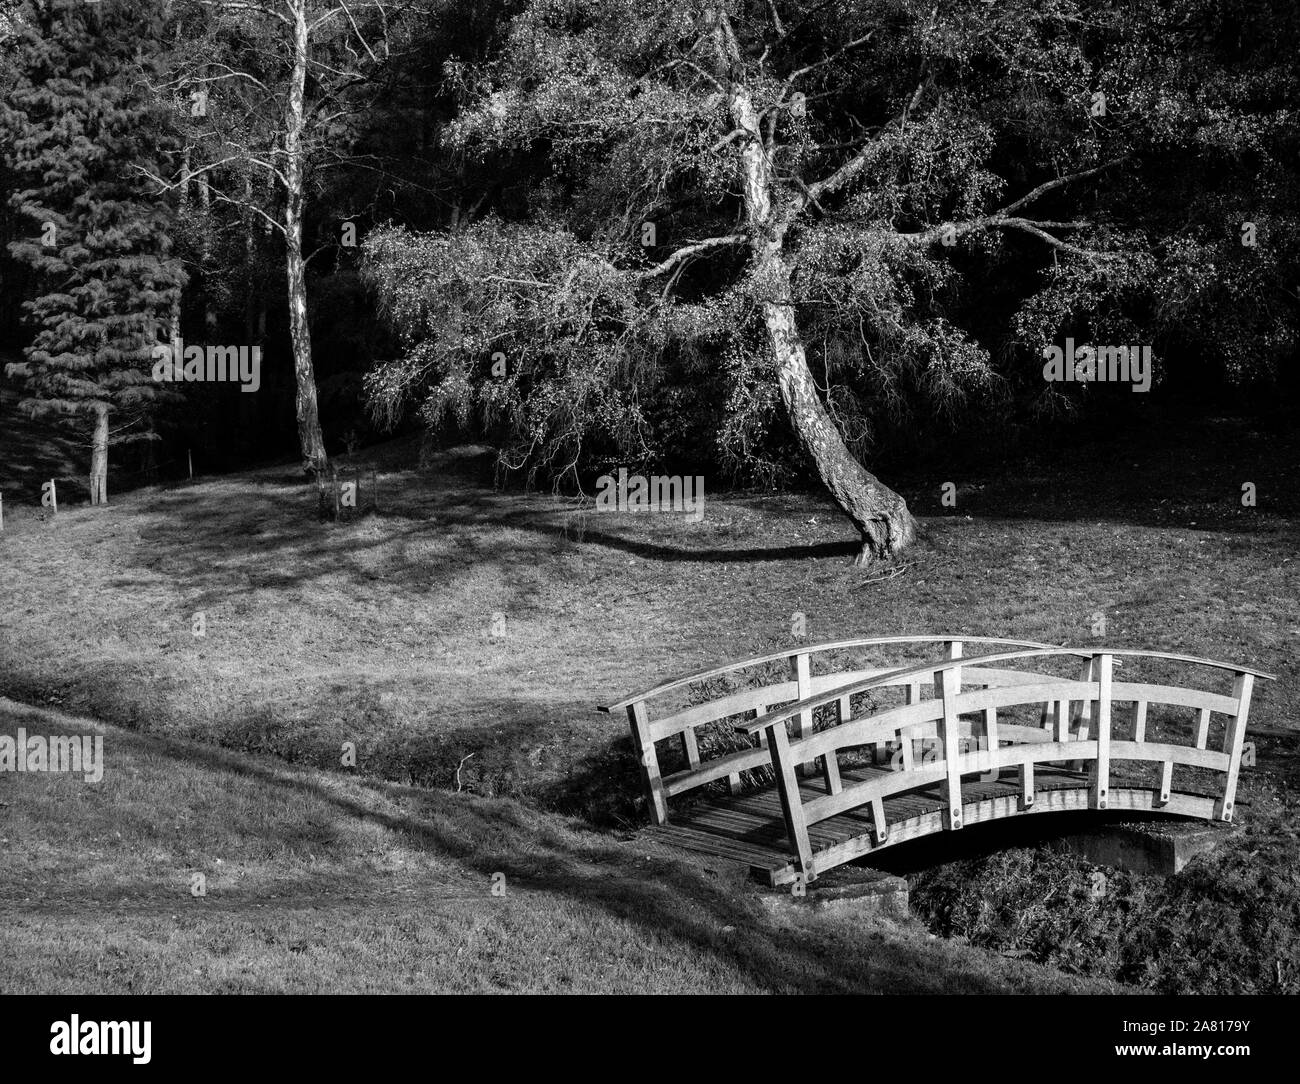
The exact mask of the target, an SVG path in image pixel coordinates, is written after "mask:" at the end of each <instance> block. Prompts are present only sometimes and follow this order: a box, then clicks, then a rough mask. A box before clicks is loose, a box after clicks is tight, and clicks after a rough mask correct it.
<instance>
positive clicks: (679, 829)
mask: <svg viewBox="0 0 1300 1084" xmlns="http://www.w3.org/2000/svg"><path fill="white" fill-rule="evenodd" d="M888 774H890V772H889V769H886V768H872V767H865V768H855V769H852V770H846V771H843V772H842V775H843V778H844V783H845V785H846V786H847V785H850V784H851V783H853V782H858V781H862V780H867V779H871V778H875V777H879V776H881V775H888ZM943 787H944V785H943V783H942V782H939V783H934V784H932V785H930V786H925V787H921V788H918V789H917V790H913V791H909V792H907V793H905V794H898V795H894V796H892V797H889V798H886V799H885V800H884V809H885V821H886V824H887V827H888V832H887V837H886V839H885V840H883V841H877V840H876V839H875V836H874V830H873V825H872V821H871V814H870V807H865V806H864V807H858V808H857V809H853V810H850V811H849V812H847V813H840V814H838V815H836V816H834V817H830V818H828V819H827V820H824V821H819V822H818V823H816V824H813V825H810V826H809V828H808V836H809V841H810V843H811V844H812V849H813V859H814V865H820V866H821V868H829V867H830V866H834V865H838V864H839V863H841V862H845V861H848V860H850V859H851V858H853V857H860V856H863V855H866V854H870V853H871V852H872V851H876V850H880V849H882V848H884V847H887V846H890V845H892V844H894V843H899V842H902V841H904V840H908V839H916V838H918V837H920V836H926V835H931V834H933V833H936V832H940V831H944V830H945V826H946V818H945V816H944V814H945V811H946V809H947V803H946V802H945V801H944V797H943ZM1090 787H1091V783H1090V779H1089V776H1088V774H1087V773H1085V772H1075V771H1069V770H1067V769H1064V768H1053V767H1048V766H1046V765H1040V766H1039V767H1038V770H1037V771H1036V772H1035V776H1034V792H1035V803H1034V805H1033V807H1032V809H1033V811H1035V812H1039V811H1041V812H1052V811H1060V812H1064V811H1067V810H1083V809H1088V808H1089V794H1090ZM800 792H801V795H802V797H803V800H804V802H805V803H806V802H810V801H812V800H813V799H815V798H818V797H820V796H822V795H823V794H825V793H826V792H825V789H824V787H823V786H822V785H821V783H820V781H819V780H817V779H815V778H811V777H810V778H808V779H806V780H801V781H800ZM1112 798H1113V802H1112V807H1113V808H1116V809H1133V810H1156V811H1159V812H1165V813H1179V814H1184V815H1188V816H1197V817H1208V816H1209V815H1210V814H1211V812H1212V809H1213V805H1214V799H1213V797H1210V796H1205V795H1197V794H1185V793H1175V794H1171V795H1170V800H1169V802H1167V803H1159V802H1158V801H1157V798H1158V794H1157V791H1156V789H1155V788H1153V787H1146V786H1135V787H1124V786H1123V785H1122V784H1121V785H1118V786H1115V787H1114V788H1113V789H1112ZM1019 800H1020V782H1019V780H1018V779H1017V778H1016V777H1015V775H1014V774H1009V773H1003V776H1002V778H1000V779H998V780H997V781H995V782H982V781H980V780H978V779H977V778H975V777H970V778H969V779H968V780H963V782H962V806H963V819H964V821H965V823H966V824H967V825H973V824H977V823H979V822H981V821H985V820H994V819H1000V818H1003V817H1007V816H1014V815H1016V814H1017V813H1019V812H1020V811H1021V810H1020V808H1019ZM646 834H647V835H648V836H650V837H651V838H653V839H656V840H658V841H659V842H662V843H665V844H668V845H669V846H673V847H679V848H682V849H684V850H689V851H694V852H697V853H702V854H707V855H711V856H714V857H718V858H723V859H726V860H729V861H733V862H741V863H745V864H747V865H749V866H750V867H751V868H752V869H753V870H754V872H755V873H756V874H758V875H760V876H762V877H763V878H764V879H766V880H768V881H769V882H770V883H771V884H773V885H780V884H788V883H790V882H791V881H793V880H795V879H796V877H797V876H798V863H797V861H796V860H795V857H794V855H793V854H792V853H791V851H790V843H789V838H788V836H787V834H786V828H785V821H784V819H783V817H782V814H781V801H780V797H779V796H778V794H777V791H776V788H775V787H767V788H764V789H761V790H753V791H749V792H747V793H744V794H740V795H736V796H727V795H720V796H716V797H709V798H706V799H702V800H700V801H697V802H694V803H692V804H691V805H689V806H687V807H686V808H683V809H680V810H674V811H673V814H672V820H671V822H670V823H668V824H662V825H657V826H655V827H652V828H649V829H647V831H646ZM819 857H820V858H821V859H822V863H818V861H817V860H818V858H819Z"/></svg>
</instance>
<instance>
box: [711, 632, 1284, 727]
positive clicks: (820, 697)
mask: <svg viewBox="0 0 1300 1084" xmlns="http://www.w3.org/2000/svg"><path fill="white" fill-rule="evenodd" d="M972 639H973V638H972ZM1051 655H1072V656H1075V657H1076V658H1091V657H1092V656H1094V655H1124V656H1142V657H1150V658H1158V659H1171V660H1173V661H1175V662H1189V663H1198V664H1200V665H1203V666H1213V667H1216V668H1217V669H1220V670H1231V671H1233V672H1234V673H1239V674H1253V675H1254V676H1255V677H1260V678H1263V679H1264V680H1265V681H1276V680H1277V679H1276V677H1275V676H1274V675H1273V674H1266V673H1264V672H1263V671H1262V670H1252V669H1250V668H1249V667H1246V666H1237V665H1236V664H1234V663H1229V662H1216V661H1215V660H1213V659H1202V658H1198V657H1197V656H1195V655H1178V654H1174V653H1172V652H1168V651H1143V650H1141V649H1139V648H1123V647H1121V648H1077V647H1048V648H1045V649H1042V648H1035V649H1031V650H1027V651H999V652H995V653H994V654H992V655H971V656H969V657H967V658H962V659H944V660H943V661H942V662H937V663H935V662H929V663H919V664H917V665H915V666H904V667H902V668H901V669H898V670H891V671H889V672H888V673H885V674H880V675H878V676H876V677H874V678H865V679H863V680H862V681H855V682H854V683H853V684H851V685H841V686H839V687H838V688H834V689H831V690H829V691H828V692H823V693H818V694H817V695H816V696H810V697H808V698H807V699H806V700H800V701H798V702H797V703H794V704H787V705H786V706H785V707H783V708H777V709H776V710H775V711H769V712H768V713H767V714H766V715H763V716H760V717H759V718H757V719H753V720H751V721H749V722H745V723H737V724H736V726H735V729H736V730H737V731H739V732H741V733H743V734H755V733H757V732H758V731H760V730H766V729H767V728H768V727H769V726H773V725H775V724H777V723H783V722H785V721H786V720H788V719H793V718H794V717H795V716H797V715H799V714H801V713H802V712H806V711H812V710H813V709H814V708H820V707H822V706H824V705H826V704H831V703H834V702H835V701H837V700H840V699H842V698H843V697H846V696H853V695H855V694H856V693H861V692H867V691H868V690H870V689H878V688H881V687H882V686H885V685H897V684H899V683H900V679H905V678H910V677H925V676H928V675H931V674H940V673H943V672H944V671H945V670H956V669H965V668H967V667H976V666H983V665H986V664H987V663H991V662H1009V661H1010V660H1012V659H1038V658H1043V657H1044V656H1051Z"/></svg>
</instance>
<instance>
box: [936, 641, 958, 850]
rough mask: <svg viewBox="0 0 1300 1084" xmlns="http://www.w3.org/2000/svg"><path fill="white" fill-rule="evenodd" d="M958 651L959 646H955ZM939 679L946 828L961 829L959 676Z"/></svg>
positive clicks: (954, 670) (947, 673)
mask: <svg viewBox="0 0 1300 1084" xmlns="http://www.w3.org/2000/svg"><path fill="white" fill-rule="evenodd" d="M957 646H958V650H959V651H960V644H959V645H957ZM954 657H958V656H954ZM937 676H938V678H939V695H940V696H941V697H942V698H943V756H944V766H945V768H946V769H947V782H946V784H945V786H944V797H945V798H946V799H947V802H948V827H949V828H950V829H955V828H960V827H961V761H962V757H961V752H960V750H959V749H958V748H957V738H958V729H959V728H958V714H957V690H958V688H959V682H960V680H961V679H960V676H959V674H958V672H957V668H955V667H954V668H952V669H949V670H943V671H941V672H940V673H939V675H937Z"/></svg>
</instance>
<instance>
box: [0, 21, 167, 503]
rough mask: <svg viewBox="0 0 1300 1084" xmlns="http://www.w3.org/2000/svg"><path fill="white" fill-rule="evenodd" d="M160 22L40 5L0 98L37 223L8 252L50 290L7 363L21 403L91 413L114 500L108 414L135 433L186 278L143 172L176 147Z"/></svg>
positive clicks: (40, 411)
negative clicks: (27, 338)
mask: <svg viewBox="0 0 1300 1084" xmlns="http://www.w3.org/2000/svg"><path fill="white" fill-rule="evenodd" d="M159 20H160V12H159V11H158V9H157V7H156V6H155V5H154V4H152V3H151V2H148V0H143V2H142V0H137V2H135V3H130V2H129V0H103V2H102V3H99V4H95V5H86V4H72V3H69V2H68V0H33V2H32V3H31V4H29V5H28V6H27V9H26V10H25V12H24V13H23V16H22V19H21V21H20V23H19V27H18V33H19V40H18V42H17V44H16V46H15V48H14V50H13V63H14V65H15V67H16V69H17V78H16V85H15V86H14V88H13V92H12V94H11V95H10V97H9V100H8V101H7V102H4V103H0V146H2V147H3V150H4V153H5V155H6V158H7V159H8V162H9V165H10V167H11V169H12V170H13V173H14V175H15V177H16V178H17V181H18V185H19V188H18V190H17V191H16V192H15V193H14V194H13V195H12V197H11V204H12V206H13V207H14V209H15V210H17V211H18V212H19V213H20V215H22V216H23V217H24V218H26V219H27V220H29V221H30V222H32V223H33V225H34V227H35V228H34V231H33V235H32V236H29V237H27V238H26V239H22V240H18V241H15V242H12V243H11V244H10V246H9V250H10V253H11V255H12V256H13V257H14V258H15V259H17V260H19V261H21V262H23V263H25V264H27V265H29V266H30V267H31V268H32V269H33V270H34V272H35V274H36V277H37V281H38V282H39V284H40V286H39V289H40V290H41V291H42V292H41V294H40V295H39V296H38V297H36V298H35V299H34V300H31V301H28V302H26V303H25V305H24V308H25V309H26V311H27V315H28V319H29V321H30V322H31V323H32V324H33V325H34V327H35V329H36V331H35V336H34V338H33V341H32V343H31V345H30V346H29V347H28V348H27V349H26V350H25V351H24V353H25V358H26V360H24V361H22V362H16V363H13V364H10V365H9V366H8V367H7V371H8V373H9V375H10V376H18V377H20V378H22V379H23V380H24V383H25V390H26V397H25V398H24V399H23V400H22V403H21V404H20V406H21V409H24V410H26V411H28V412H29V413H30V414H32V415H33V416H38V415H46V414H70V415H76V416H78V417H82V416H85V417H89V418H90V419H93V435H92V438H91V443H92V456H91V469H90V494H91V503H93V504H99V503H103V502H105V501H106V500H107V490H108V483H107V479H108V446H109V421H110V415H112V414H118V415H120V416H121V417H122V419H124V424H123V425H122V426H120V428H128V429H129V428H131V427H133V426H135V425H138V424H139V423H141V422H143V421H144V420H145V419H146V418H147V416H148V415H149V413H150V412H151V410H152V409H153V407H154V405H155V403H156V401H157V398H158V396H159V394H160V389H159V387H158V385H156V384H155V383H154V382H153V381H152V378H151V351H152V348H153V346H154V345H155V341H156V328H157V326H158V323H159V320H160V314H161V313H165V312H167V311H168V310H169V308H170V305H171V302H172V299H173V298H174V297H175V296H176V294H177V292H178V291H179V290H180V287H181V285H182V284H183V272H182V270H181V268H180V264H179V262H178V261H177V260H175V259H174V258H172V257H171V255H170V250H171V242H170V240H169V236H168V231H169V226H170V212H169V209H168V208H167V206H166V205H165V204H163V203H162V202H161V201H160V199H159V198H158V197H157V196H155V195H153V194H152V189H151V186H150V185H149V183H148V182H147V180H146V178H145V174H144V171H145V170H149V171H153V170H155V169H156V168H157V165H158V161H159V157H160V156H161V155H162V154H164V153H165V151H166V150H167V147H168V145H169V142H170V140H169V135H168V133H169V131H170V125H169V123H168V115H167V107H166V105H165V104H164V103H162V102H160V101H159V100H158V99H157V98H156V96H155V95H154V94H153V93H152V92H151V91H150V90H149V88H148V77H149V76H150V75H153V74H155V72H154V71H153V70H152V69H153V65H154V62H153V61H152V60H151V59H149V57H150V56H152V55H154V54H155V53H156V52H157V50H154V49H150V48H149V44H150V43H151V42H153V41H156V38H157V34H158V30H159V27H160V21H159ZM150 428H151V427H150Z"/></svg>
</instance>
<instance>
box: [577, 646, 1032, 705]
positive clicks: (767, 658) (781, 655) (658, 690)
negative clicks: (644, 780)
mask: <svg viewBox="0 0 1300 1084" xmlns="http://www.w3.org/2000/svg"><path fill="white" fill-rule="evenodd" d="M950 640H960V641H961V642H962V643H964V644H1004V645H1006V646H1008V647H1010V646H1016V647H1040V648H1050V647H1051V646H1052V645H1051V644H1041V643H1039V642H1038V641H1037V640H1004V639H1000V638H999V637H996V636H963V635H961V634H957V635H955V636H954V635H950V636H927V635H921V636H875V637H867V638H859V639H855V640H830V641H827V642H826V643H824V644H809V645H808V646H807V647H797V648H794V649H793V650H791V649H789V648H787V649H785V650H782V651H773V652H771V653H770V654H767V655H756V656H755V657H754V658H752V659H742V660H741V661H740V662H729V663H724V664H723V665H721V666H713V667H708V668H706V669H704V670H697V671H695V673H693V674H686V675H685V676H683V677H679V678H673V679H671V680H670V681H666V682H664V683H663V684H662V685H656V686H655V687H654V688H652V689H646V690H644V691H643V692H639V693H633V694H632V695H631V696H625V697H624V698H623V699H622V700H616V701H615V702H614V703H612V704H609V705H606V706H603V707H601V708H599V709H598V710H600V711H603V712H606V713H609V712H614V711H618V710H619V709H620V708H626V707H627V706H628V705H629V704H635V703H637V702H638V701H641V700H649V699H650V698H651V697H652V696H660V695H662V694H663V693H668V692H672V691H673V690H674V689H680V688H681V687H682V686H684V685H693V684H695V682H697V681H706V680H707V679H709V678H712V677H718V676H720V675H722V674H729V673H731V671H733V670H743V669H745V668H746V667H748V666H761V665H762V664H763V663H766V662H776V661H777V660H778V659H788V658H789V657H790V656H791V655H815V654H817V653H819V652H823V651H838V650H843V649H845V648H850V647H877V646H883V645H885V644H936V643H937V644H942V643H947V642H949V641H950Z"/></svg>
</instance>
